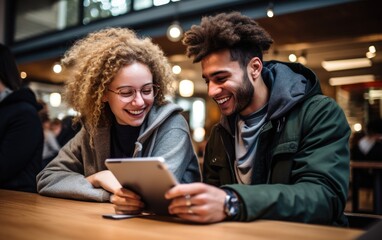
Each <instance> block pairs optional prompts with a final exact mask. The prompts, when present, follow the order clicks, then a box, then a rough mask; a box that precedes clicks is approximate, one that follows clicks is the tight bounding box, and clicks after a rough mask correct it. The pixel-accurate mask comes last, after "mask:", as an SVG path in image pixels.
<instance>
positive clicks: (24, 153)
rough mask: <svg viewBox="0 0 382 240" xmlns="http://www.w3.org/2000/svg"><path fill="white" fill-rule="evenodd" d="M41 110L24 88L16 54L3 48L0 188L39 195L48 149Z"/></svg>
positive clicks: (0, 67) (0, 58) (0, 61)
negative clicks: (45, 148) (38, 181)
mask: <svg viewBox="0 0 382 240" xmlns="http://www.w3.org/2000/svg"><path fill="white" fill-rule="evenodd" d="M41 108H42V107H41V105H40V104H38V103H37V101H36V97H35V95H34V93H33V92H32V91H31V90H30V89H28V88H26V87H22V83H21V78H20V74H19V71H18V69H17V66H16V63H15V60H14V57H13V55H12V53H11V52H10V50H9V49H8V48H7V47H6V46H5V45H2V44H0V116H1V117H0V188H3V189H12V190H19V191H27V192H36V175H37V174H38V173H39V172H40V171H41V168H42V151H43V145H44V139H43V130H42V125H41V122H40V119H39V116H38V111H39V110H40V109H41Z"/></svg>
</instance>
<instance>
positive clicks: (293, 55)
mask: <svg viewBox="0 0 382 240" xmlns="http://www.w3.org/2000/svg"><path fill="white" fill-rule="evenodd" d="M288 59H289V61H291V62H296V61H297V56H296V54H293V53H292V54H289V56H288Z"/></svg>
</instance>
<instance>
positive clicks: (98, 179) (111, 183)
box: [86, 170, 144, 214]
mask: <svg viewBox="0 0 382 240" xmlns="http://www.w3.org/2000/svg"><path fill="white" fill-rule="evenodd" d="M86 179H87V180H88V181H89V182H90V183H91V184H92V185H93V186H94V187H96V188H99V187H102V188H103V189H105V190H106V191H108V192H111V193H112V195H111V197H110V202H111V203H113V204H114V209H115V212H116V213H117V214H137V213H140V212H141V211H142V209H143V207H144V204H143V202H142V201H141V197H140V196H139V195H137V194H135V193H134V192H132V191H130V190H128V189H125V188H123V187H122V186H121V184H120V183H119V182H118V180H117V179H116V178H115V177H114V175H113V173H112V172H110V171H109V170H104V171H101V172H98V173H95V174H93V175H90V176H88V177H87V178H86Z"/></svg>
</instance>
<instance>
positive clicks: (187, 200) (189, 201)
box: [184, 194, 192, 207]
mask: <svg viewBox="0 0 382 240" xmlns="http://www.w3.org/2000/svg"><path fill="white" fill-rule="evenodd" d="M184 198H185V199H186V206H187V207H191V205H192V203H191V196H190V194H187V195H185V196H184Z"/></svg>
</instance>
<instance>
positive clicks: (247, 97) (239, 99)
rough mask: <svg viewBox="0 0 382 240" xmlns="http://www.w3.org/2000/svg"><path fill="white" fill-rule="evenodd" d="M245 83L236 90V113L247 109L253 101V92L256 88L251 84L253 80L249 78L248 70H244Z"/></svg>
mask: <svg viewBox="0 0 382 240" xmlns="http://www.w3.org/2000/svg"><path fill="white" fill-rule="evenodd" d="M242 82H243V85H242V86H241V87H240V88H238V89H237V91H236V95H235V97H236V107H235V111H234V112H235V113H240V112H242V111H243V110H244V109H246V108H247V107H248V106H249V105H250V104H251V101H252V97H253V94H254V92H255V89H254V87H253V85H252V84H251V80H250V79H249V78H248V74H247V72H244V76H243V81H242Z"/></svg>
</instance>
